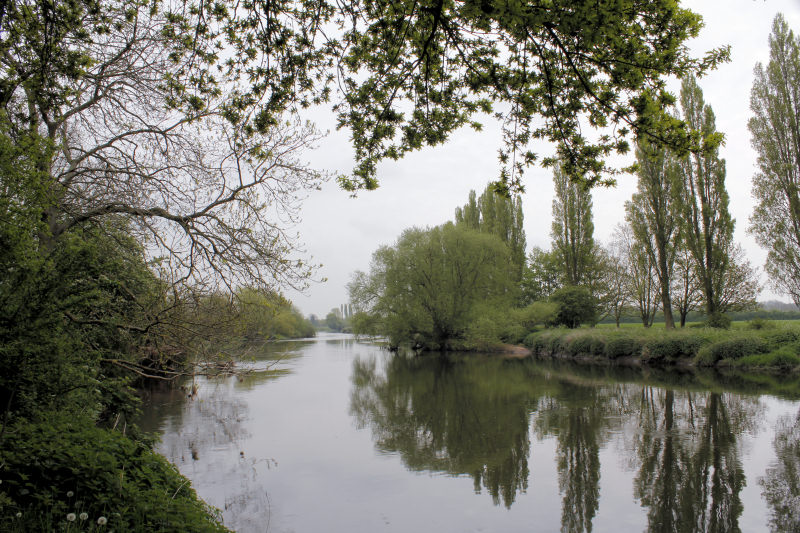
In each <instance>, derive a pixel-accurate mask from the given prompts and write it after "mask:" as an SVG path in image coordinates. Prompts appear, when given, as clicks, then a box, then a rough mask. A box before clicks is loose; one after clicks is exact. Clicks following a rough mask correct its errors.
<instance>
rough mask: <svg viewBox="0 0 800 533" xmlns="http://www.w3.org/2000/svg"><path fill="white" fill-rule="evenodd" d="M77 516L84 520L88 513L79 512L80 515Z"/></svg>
mask: <svg viewBox="0 0 800 533" xmlns="http://www.w3.org/2000/svg"><path fill="white" fill-rule="evenodd" d="M79 518H80V519H81V520H86V519H87V518H89V515H88V514H86V513H81V514H80V516H79Z"/></svg>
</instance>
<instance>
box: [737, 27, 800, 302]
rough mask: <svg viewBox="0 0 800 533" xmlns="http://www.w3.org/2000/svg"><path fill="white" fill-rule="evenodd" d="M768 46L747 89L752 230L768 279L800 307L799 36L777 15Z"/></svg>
mask: <svg viewBox="0 0 800 533" xmlns="http://www.w3.org/2000/svg"><path fill="white" fill-rule="evenodd" d="M769 48H770V54H769V63H768V64H767V66H766V67H764V66H763V65H762V64H761V63H758V64H757V65H756V68H755V80H754V81H753V88H752V91H751V93H750V109H751V110H752V111H753V117H752V118H751V119H750V121H749V122H748V127H749V128H750V133H751V135H752V144H753V148H755V150H756V152H757V153H758V172H757V173H756V175H755V176H754V177H753V197H754V198H755V199H756V201H757V205H756V207H755V210H754V212H753V215H752V217H751V218H750V231H751V232H752V233H753V234H754V235H755V237H756V239H757V240H758V242H759V244H761V245H762V246H764V247H765V248H766V249H767V250H768V254H767V265H766V270H767V273H768V274H769V277H770V279H771V280H772V283H773V284H774V285H775V286H776V288H778V289H779V290H781V291H783V292H785V293H787V294H789V295H790V296H791V297H792V299H793V300H794V302H795V304H798V305H800V192H798V191H800V40H798V38H797V37H796V36H795V34H794V33H793V32H792V31H791V30H790V29H789V26H788V25H787V24H786V20H785V19H784V18H783V16H782V15H780V14H779V15H778V16H776V17H775V21H774V22H773V25H772V34H771V35H770V37H769Z"/></svg>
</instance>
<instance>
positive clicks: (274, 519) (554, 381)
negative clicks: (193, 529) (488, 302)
mask: <svg viewBox="0 0 800 533" xmlns="http://www.w3.org/2000/svg"><path fill="white" fill-rule="evenodd" d="M246 359H247V361H249V362H247V363H245V364H244V365H243V366H247V367H249V368H251V369H253V372H252V373H250V374H249V375H247V376H245V377H244V378H242V379H239V378H224V379H218V380H203V379H201V380H199V381H198V385H199V393H198V395H197V397H196V398H195V399H193V400H187V398H186V395H185V394H184V393H180V392H175V393H172V394H156V393H154V394H153V396H152V398H151V401H150V402H148V404H147V408H146V411H145V415H144V420H143V422H142V425H143V426H145V427H146V428H148V429H151V430H158V431H159V432H161V433H162V434H163V441H162V444H161V446H160V448H159V449H160V451H161V452H162V453H163V454H164V455H165V456H166V457H167V458H169V459H170V460H171V461H172V462H173V463H175V464H176V465H177V466H178V467H179V468H180V470H181V472H183V473H184V474H186V475H187V476H188V477H189V478H191V480H192V482H193V484H194V487H195V488H196V490H197V492H198V493H199V494H200V495H201V496H202V497H203V498H204V499H205V500H206V501H207V502H209V503H210V504H212V505H214V506H216V507H218V508H220V509H221V510H222V511H223V513H224V518H225V523H226V524H227V525H228V526H229V527H232V528H234V529H236V530H238V531H258V532H264V531H271V532H298V533H300V532H373V531H381V532H382V531H395V532H437V533H439V532H466V531H486V532H515V531H525V532H533V531H545V532H549V531H569V532H573V531H574V532H582V531H587V532H588V531H594V532H602V531H614V532H617V531H710V532H716V531H744V532H758V531H800V479H799V478H800V412H799V411H800V401H799V400H800V386H798V385H797V383H796V382H794V381H792V380H791V379H789V378H786V379H783V380H781V379H778V378H771V377H759V378H756V379H748V378H746V377H744V376H736V375H731V376H721V375H718V374H714V373H700V374H696V373H686V372H683V373H677V372H667V371H655V370H649V371H641V370H634V369H622V370H620V369H617V370H614V369H610V368H605V367H586V366H575V365H568V364H563V363H562V364H553V363H547V362H536V361H522V360H502V359H498V358H496V357H490V356H479V355H469V356H450V357H448V358H446V359H445V358H440V357H431V356H426V357H422V358H405V357H399V356H393V355H391V354H389V353H387V352H385V351H382V350H380V349H379V348H378V347H376V346H374V345H371V344H367V343H359V342H356V341H354V340H353V339H352V338H349V337H345V336H339V337H336V336H327V337H321V338H320V339H318V340H315V341H300V342H287V343H275V344H271V345H269V346H267V347H263V348H260V349H258V350H255V351H253V352H251V353H249V354H247V356H246ZM795 379H796V378H795Z"/></svg>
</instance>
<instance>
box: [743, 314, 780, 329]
mask: <svg viewBox="0 0 800 533" xmlns="http://www.w3.org/2000/svg"><path fill="white" fill-rule="evenodd" d="M775 327H776V326H775V322H773V321H771V320H767V319H766V318H758V317H756V318H754V319H752V320H750V321H749V322H747V329H754V330H761V329H775Z"/></svg>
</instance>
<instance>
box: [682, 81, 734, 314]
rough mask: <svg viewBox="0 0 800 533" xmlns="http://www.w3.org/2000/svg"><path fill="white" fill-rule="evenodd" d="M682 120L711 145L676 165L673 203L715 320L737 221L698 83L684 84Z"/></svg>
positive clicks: (716, 136)
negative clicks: (735, 221) (729, 210)
mask: <svg viewBox="0 0 800 533" xmlns="http://www.w3.org/2000/svg"><path fill="white" fill-rule="evenodd" d="M680 101H681V113H680V116H681V117H682V118H683V120H684V121H686V123H687V124H688V125H689V127H690V128H691V129H692V130H695V131H697V132H698V133H699V135H701V136H702V138H703V139H705V140H706V142H707V143H708V146H707V149H706V150H704V151H702V152H697V153H690V154H689V155H687V156H685V157H683V158H680V159H679V161H678V175H677V178H676V179H677V183H676V187H675V193H676V194H675V200H676V206H677V208H678V212H679V214H680V217H681V220H682V228H681V229H682V232H683V236H684V239H685V242H686V247H687V248H688V249H689V251H690V252H691V254H692V257H693V258H694V263H695V271H696V273H697V277H698V279H699V281H700V286H701V287H702V291H703V299H704V305H705V312H706V315H707V316H708V317H709V319H710V320H714V318H715V317H716V315H717V314H719V313H720V312H721V311H722V309H721V306H722V294H723V292H724V289H725V283H726V280H727V279H728V278H727V276H726V273H727V270H728V268H729V264H730V260H729V254H730V252H731V247H732V245H733V244H732V241H733V225H734V221H733V219H732V218H731V215H730V213H729V212H728V191H727V190H726V189H725V160H724V159H721V158H720V157H719V148H718V142H719V139H720V138H721V134H720V133H718V132H717V131H716V125H715V118H714V112H713V111H712V109H711V106H709V105H707V104H706V103H705V102H704V100H703V91H702V90H701V89H700V86H699V85H697V80H695V79H694V78H693V77H691V76H687V77H686V78H684V80H683V83H682V85H681V96H680Z"/></svg>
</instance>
